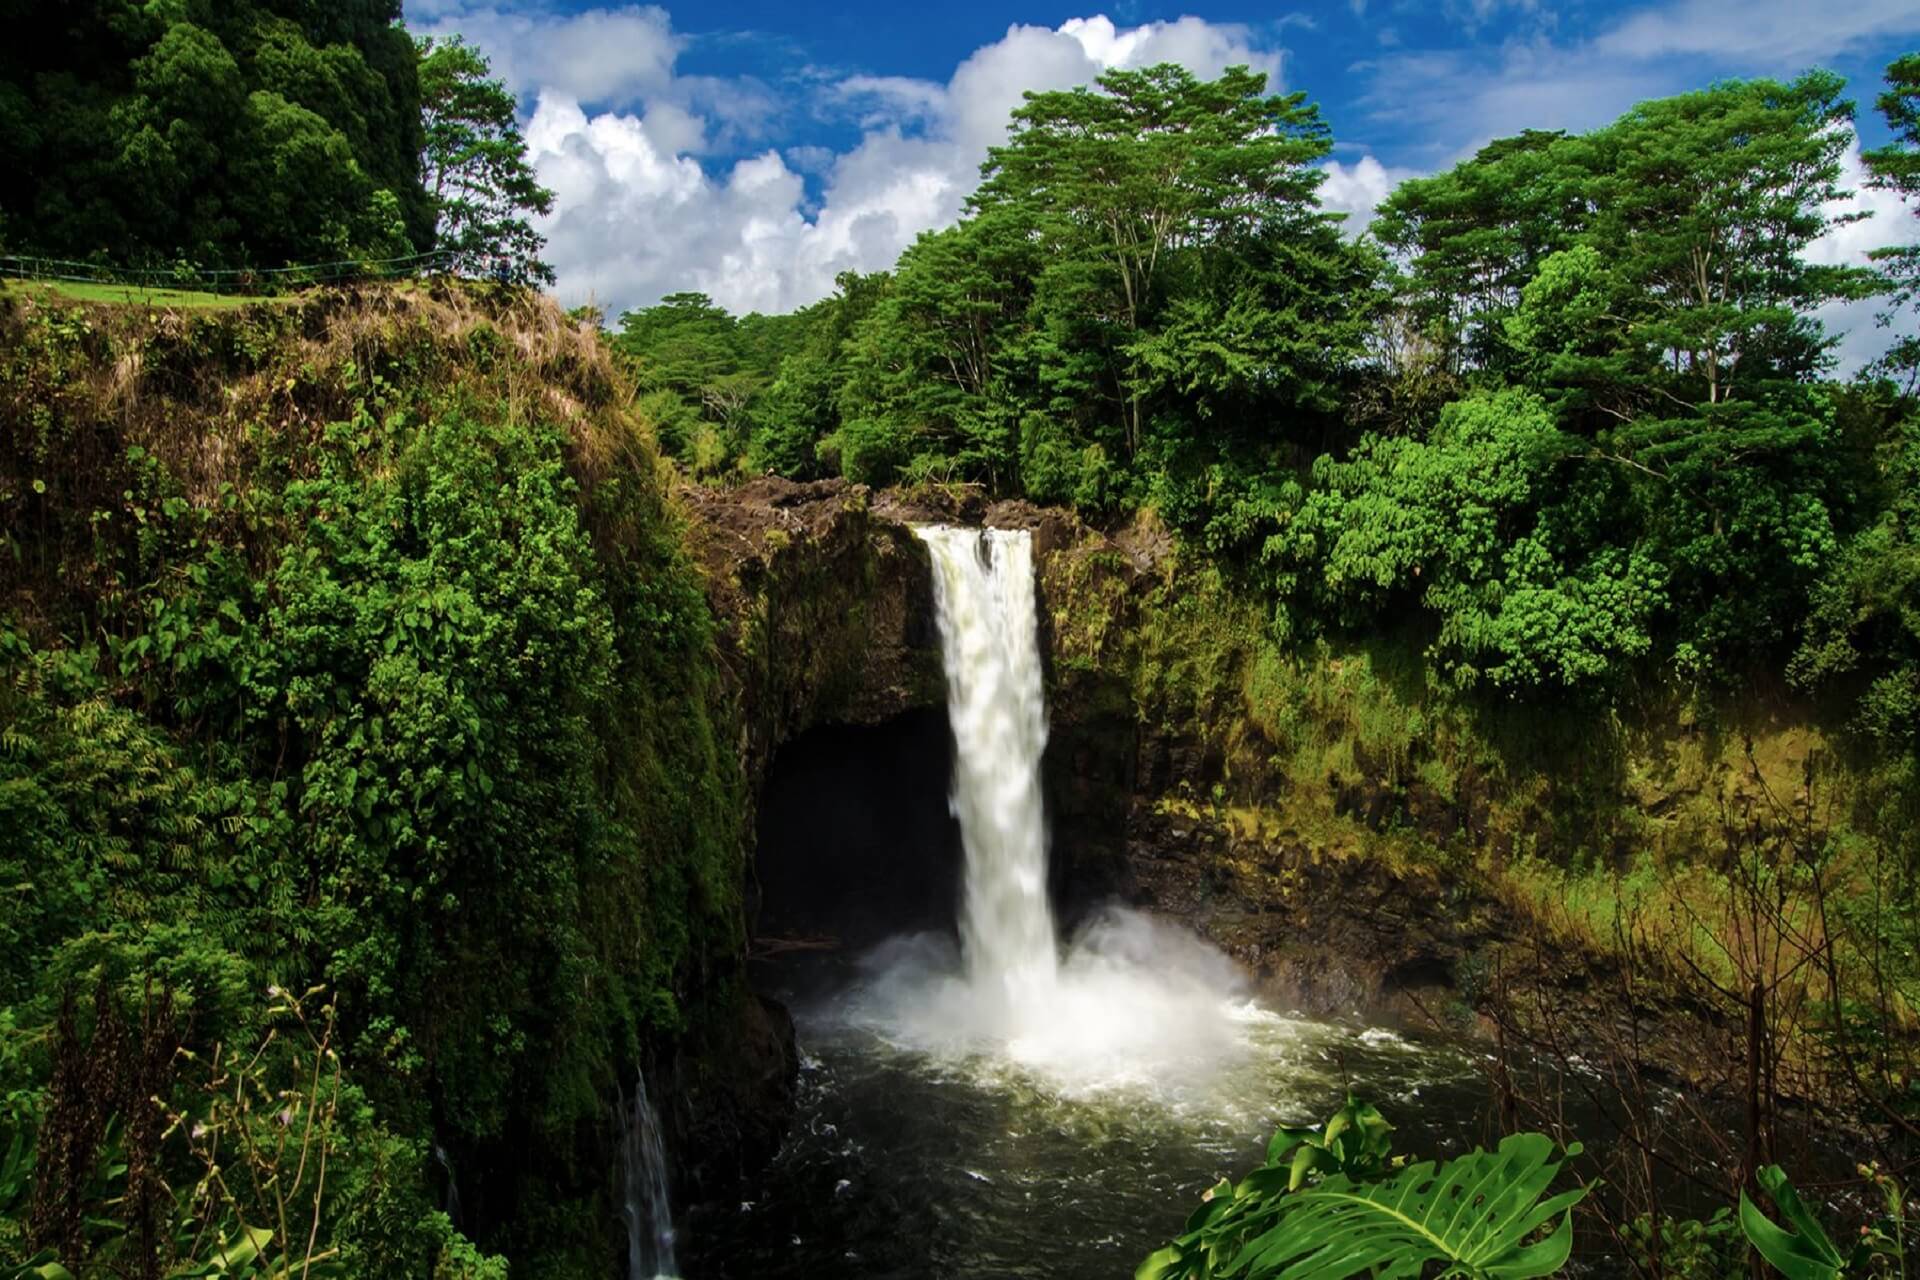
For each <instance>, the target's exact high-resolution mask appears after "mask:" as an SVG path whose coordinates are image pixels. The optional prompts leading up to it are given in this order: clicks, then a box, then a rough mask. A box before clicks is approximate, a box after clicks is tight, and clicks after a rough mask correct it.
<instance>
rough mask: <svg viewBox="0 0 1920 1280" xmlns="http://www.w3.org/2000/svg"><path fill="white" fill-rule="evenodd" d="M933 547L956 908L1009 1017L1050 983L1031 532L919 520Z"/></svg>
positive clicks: (972, 965) (1054, 969)
mask: <svg viewBox="0 0 1920 1280" xmlns="http://www.w3.org/2000/svg"><path fill="white" fill-rule="evenodd" d="M918 533H919V534H920V537H921V538H922V539H924V540H925V542H926V544H927V548H928V550H929V551H930V552H931V553H932V556H933V594H934V601H935V603H936V605H937V606H938V609H939V617H940V653H941V660H942V662H943V663H944V664H945V667H946V673H947V715H948V718H949V719H950V720H951V721H952V723H953V737H954V743H955V750H954V765H953V774H954V776H953V792H952V805H953V813H954V816H955V817H956V818H958V819H959V820H960V839H961V844H962V846H963V848H964V849H965V851H966V868H967V874H966V898H965V902H964V905H963V908H962V911H961V916H960V934H961V944H962V947H963V948H964V951H965V955H966V963H967V975H968V978H969V979H970V980H971V982H972V983H973V985H974V986H975V987H976V988H977V989H980V991H981V993H982V995H983V997H984V998H987V999H999V1000H1001V1001H1003V1002H1004V1006H1005V1008H1006V1011H1007V1012H1008V1013H1009V1014H1010V1015H1011V1016H1014V1017H1018V1016H1020V1014H1021V1013H1023V1012H1028V1011H1035V1010H1038V1009H1043V1008H1045V1007H1046V1005H1047V1003H1048V1002H1049V1001H1051V999H1052V998H1053V995H1054V993H1055V991H1056V990H1057V987H1058V977H1059V964H1058V959H1057V957H1056V956H1055V954H1054V941H1053V912H1052V910H1051V909H1050V908H1049V907H1048V905H1047V827H1046V819H1045V816H1044V814H1043V813H1042V810H1041V803H1040V753H1041V752H1042V751H1044V750H1045V749H1046V745H1047V706H1046V695H1045V693H1044V692H1043V691H1042V687H1041V680H1040V646H1039V643H1038V642H1037V641H1036V639H1035V623H1036V615H1035V613H1034V592H1033V555H1032V551H1031V548H1030V547H1029V546H1028V541H1029V539H1028V535H1027V534H1025V533H1013V532H1007V531H1004V530H1000V529H987V530H983V531H979V532H976V531H974V530H972V529H946V528H926V529H920V530H918Z"/></svg>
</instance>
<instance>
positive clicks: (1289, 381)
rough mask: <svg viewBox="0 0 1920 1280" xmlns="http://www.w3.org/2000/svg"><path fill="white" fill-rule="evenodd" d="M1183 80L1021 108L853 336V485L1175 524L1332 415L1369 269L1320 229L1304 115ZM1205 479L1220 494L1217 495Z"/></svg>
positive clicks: (1073, 94)
mask: <svg viewBox="0 0 1920 1280" xmlns="http://www.w3.org/2000/svg"><path fill="white" fill-rule="evenodd" d="M1264 88H1265V85H1264V79H1263V77H1261V76H1259V75H1256V74H1254V73H1252V72H1249V71H1247V70H1246V69H1244V68H1238V69H1229V70H1228V71H1227V72H1226V73H1224V74H1223V75H1222V76H1221V77H1220V78H1219V79H1217V80H1212V81H1202V80H1198V79H1196V78H1195V77H1194V76H1193V75H1191V74H1190V73H1189V72H1187V71H1185V70H1183V69H1181V68H1179V67H1175V66H1159V67H1151V68H1147V69H1144V70H1140V71H1115V72H1110V73H1108V74H1107V75H1106V76H1104V77H1102V78H1101V80H1100V81H1099V83H1098V85H1097V87H1095V88H1093V89H1078V90H1073V91H1069V92H1055V93H1043V94H1033V95H1030V96H1029V98H1028V100H1027V102H1026V103H1025V105H1023V106H1022V107H1020V108H1019V109H1018V110H1016V112H1015V113H1014V132H1013V134H1012V136H1011V138H1010V139H1009V141H1008V143H1007V144H1006V145H1005V146H1004V147H1000V148H996V149H995V150H994V151H993V152H992V154H991V156H990V157H989V160H988V164H987V168H986V178H985V181H984V182H983V184H982V185H981V187H980V189H979V191H978V192H976V193H975V195H974V196H973V197H972V199H971V201H970V205H969V209H970V216H969V217H968V218H967V219H965V220H964V221H963V222H962V223H961V224H960V225H959V226H957V227H954V228H952V229H949V230H947V231H943V232H939V233H936V234H931V235H928V236H923V237H922V238H921V240H920V241H919V242H918V243H916V244H915V245H914V246H913V248H911V249H910V250H909V251H908V252H907V253H906V254H905V255H903V257H902V258H901V261H900V264H899V266H898V268H897V270H896V273H895V276H894V279H893V281H892V284H891V287H890V288H889V289H888V290H887V292H886V294H885V296H884V297H883V298H882V299H881V300H880V302H879V303H878V304H877V305H876V306H875V308H874V310H873V311H872V313H871V314H870V315H869V316H868V317H867V318H866V320H865V321H863V322H862V323H861V324H860V325H859V326H858V328H857V329H856V330H855V331H854V333H853V336H852V338H851V339H850V342H849V345H848V348H847V350H848V355H849V367H848V375H847V378H846V380H845V382H844V383H843V385H842V387H841V390H840V392H839V403H840V408H841V413H842V418H843V424H844V425H843V427H842V429H841V433H840V437H839V455H840V459H841V464H842V467H843V469H844V470H845V471H846V473H847V474H848V475H850V476H854V477H856V478H859V479H863V480H869V481H874V482H886V481H889V480H892V479H894V478H897V477H904V478H909V479H924V478H936V479H942V480H977V481H981V482H984V483H985V484H987V486H988V487H989V488H990V489H992V490H993V491H995V492H1002V493H1020V494H1024V495H1026V496H1028V497H1031V498H1035V499H1038V500H1041V501H1055V502H1073V503H1075V504H1077V505H1079V506H1081V507H1083V508H1086V509H1089V510H1095V511H1106V510H1112V509H1115V508H1126V507H1131V506H1135V505H1138V504H1139V503H1141V502H1142V501H1145V500H1148V499H1149V497H1150V495H1153V494H1155V493H1156V491H1157V492H1158V493H1159V494H1160V498H1159V500H1160V501H1161V502H1162V504H1163V505H1164V506H1167V507H1168V508H1170V514H1171V515H1172V516H1173V517H1174V518H1175V519H1176V520H1178V521H1180V522H1181V523H1182V524H1187V523H1189V522H1199V521H1203V520H1204V519H1205V518H1206V516H1207V514H1208V513H1209V511H1210V509H1211V505H1212V500H1211V498H1210V497H1201V498H1196V496H1195V490H1196V489H1204V490H1206V491H1208V492H1211V491H1212V490H1215V489H1219V488H1222V487H1225V486H1223V485H1222V483H1221V477H1220V475H1219V474H1218V473H1222V472H1224V473H1225V475H1226V477H1228V478H1229V483H1230V484H1239V483H1242V482H1243V479H1242V478H1243V477H1244V476H1245V475H1246V474H1247V473H1248V472H1249V471H1257V469H1258V468H1260V467H1262V466H1264V465H1266V464H1267V463H1268V462H1269V461H1270V456H1271V455H1272V453H1273V452H1274V450H1275V449H1276V447H1277V446H1278V445H1280V443H1281V442H1280V441H1279V440H1278V439H1277V436H1276V432H1275V431H1274V430H1273V427H1272V425H1271V424H1272V421H1273V419H1274V418H1275V417H1277V416H1280V415H1286V414H1289V413H1296V414H1297V413H1306V414H1321V413H1327V412H1329V411H1331V409H1332V407H1333V405H1334V401H1335V396H1334V385H1335V383H1336V382H1337V379H1338V370H1339V368H1340V365H1341V363H1342V362H1343V360H1344V359H1345V358H1347V357H1348V356H1350V355H1351V354H1352V353H1354V352H1356V351H1357V350H1358V348H1359V345H1360V341H1361V337H1362V335H1363V333H1364V323H1363V321H1362V319H1361V317H1362V316H1363V315H1364V313H1365V310H1366V308H1367V306H1368V305H1369V301H1370V295H1369V294H1368V291H1367V285H1368V284H1369V282H1370V281H1371V278H1372V275H1373V272H1374V259H1373V258H1372V256H1371V255H1370V254H1369V253H1367V252H1366V251H1365V250H1363V249H1360V248H1358V247H1356V246H1354V245H1353V244H1351V243H1349V242H1347V241H1345V240H1343V239H1342V238H1341V236H1340V235H1339V233H1338V231H1337V230H1336V229H1335V227H1334V225H1333V219H1331V218H1330V217H1329V216H1328V215H1325V214H1323V213H1322V212H1320V211H1319V209H1318V207H1317V205H1316V204H1315V201H1314V193H1315V191H1316V189H1317V188H1318V185H1319V183H1320V181H1321V180H1322V176H1323V175H1322V173H1321V171H1320V169H1319V168H1318V167H1317V164H1316V162H1317V161H1318V160H1319V159H1321V158H1322V157H1323V156H1324V155H1325V154H1326V152H1327V147H1328V145H1329V143H1328V139H1327V130H1326V126H1325V125H1324V123H1322V121H1321V120H1320V117H1319V115H1318V112H1317V110H1316V109H1315V108H1314V107H1312V106H1311V105H1309V104H1308V103H1307V102H1306V101H1305V99H1304V97H1303V96H1302V95H1300V94H1292V95H1284V96H1269V95H1267V94H1266V93H1265V91H1264ZM1210 473H1212V475H1213V478H1211V479H1209V478H1208V477H1209V475H1210Z"/></svg>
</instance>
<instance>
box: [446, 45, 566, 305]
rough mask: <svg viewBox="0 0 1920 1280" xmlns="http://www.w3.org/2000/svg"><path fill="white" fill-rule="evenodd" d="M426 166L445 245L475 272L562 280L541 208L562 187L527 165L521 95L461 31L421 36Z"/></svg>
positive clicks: (517, 280) (462, 268)
mask: <svg viewBox="0 0 1920 1280" xmlns="http://www.w3.org/2000/svg"><path fill="white" fill-rule="evenodd" d="M419 51H420V115H421V121H422V125H423V127H424V132H425V145H424V146H423V147H422V149H421V152H420V168H421V173H422V175H423V178H424V182H425V185H426V189H427V193H428V194H429V195H430V196H432V198H433V203H434V210H435V213H436V215H437V217H438V222H437V224H436V226H435V235H436V243H437V244H438V246H439V248H440V249H442V250H443V251H445V252H446V253H447V254H449V255H450V261H451V265H452V267H453V269H454V270H457V271H459V272H461V273H462V274H465V275H488V276H493V277H495V278H497V279H500V280H503V281H506V282H509V283H513V284H536V283H537V284H552V283H553V280H554V275H553V268H552V267H551V266H549V265H548V264H547V263H545V262H543V261H542V260H541V259H540V251H541V250H542V249H543V248H545V247H546V237H544V236H542V235H541V234H540V233H539V232H537V231H535V230H534V229H533V224H532V222H531V220H530V219H531V217H532V215H534V214H545V213H550V212H552V210H553V192H551V191H549V190H548V189H547V188H545V187H543V186H541V185H540V183H539V181H538V179H537V178H536V177H535V175H534V172H533V166H532V165H530V164H528V163H527V145H526V140H525V139H524V138H522V137H521V136H520V126H519V124H518V123H516V121H515V119H514V100H513V95H512V94H510V93H508V92H507V88H506V86H505V85H504V84H502V83H501V82H500V81H499V80H496V79H493V78H492V74H491V71H492V68H491V67H490V66H489V64H488V62H487V58H486V55H485V54H483V53H481V52H480V51H479V50H478V49H476V48H474V47H473V46H472V45H470V44H468V43H467V42H466V41H465V40H463V39H461V38H460V37H459V36H455V37H453V38H452V39H451V40H445V41H441V40H436V39H434V38H433V37H431V36H428V37H426V38H424V39H422V40H421V41H420V44H419Z"/></svg>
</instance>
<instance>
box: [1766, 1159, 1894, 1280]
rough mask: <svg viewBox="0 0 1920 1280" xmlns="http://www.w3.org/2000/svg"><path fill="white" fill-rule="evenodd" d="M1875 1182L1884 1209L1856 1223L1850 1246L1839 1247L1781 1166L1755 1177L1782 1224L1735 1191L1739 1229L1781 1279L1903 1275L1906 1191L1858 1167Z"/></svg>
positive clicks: (1876, 1173) (1823, 1279)
mask: <svg viewBox="0 0 1920 1280" xmlns="http://www.w3.org/2000/svg"><path fill="white" fill-rule="evenodd" d="M1861 1172H1862V1173H1865V1174H1868V1175H1869V1176H1870V1177H1871V1179H1872V1180H1873V1181H1874V1182H1875V1183H1876V1184H1878V1189H1879V1190H1880V1191H1881V1192H1883V1194H1884V1196H1885V1200H1886V1208H1887V1212H1886V1215H1885V1216H1884V1217H1882V1218H1881V1219H1880V1220H1879V1221H1878V1222H1876V1223H1875V1224H1874V1225H1872V1226H1869V1227H1862V1228H1861V1230H1860V1235H1859V1238H1858V1239H1857V1240H1855V1241H1854V1244H1853V1247H1852V1248H1851V1249H1847V1250H1843V1249H1841V1247H1840V1246H1839V1245H1838V1244H1836V1243H1835V1242H1834V1240H1833V1237H1832V1236H1830V1235H1828V1234H1827V1231H1826V1228H1825V1227H1823V1226H1821V1224H1820V1219H1819V1218H1817V1217H1815V1216H1814V1214H1813V1212H1812V1210H1810V1209H1809V1208H1808V1207H1807V1204H1806V1202H1805V1201H1804V1200H1802V1199H1801V1198H1800V1194H1799V1192H1797V1191H1795V1190H1794V1187H1793V1183H1792V1182H1791V1181H1790V1180H1789V1179H1788V1177H1787V1174H1786V1171H1785V1170H1784V1169H1782V1168H1781V1167H1780V1166H1779V1165H1768V1166H1767V1167H1766V1168H1764V1169H1761V1170H1760V1171H1759V1172H1758V1174H1757V1175H1756V1178H1757V1180H1758V1182H1759V1183H1760V1186H1761V1188H1762V1189H1764V1190H1765V1191H1766V1193H1767V1197H1768V1198H1769V1199H1770V1200H1772V1201H1773V1204H1774V1207H1775V1208H1776V1209H1777V1210H1778V1211H1779V1213H1780V1216H1781V1217H1782V1218H1784V1219H1785V1220H1786V1223H1787V1225H1786V1226H1784V1227H1783V1226H1781V1225H1780V1224H1779V1223H1777V1222H1775V1221H1774V1220H1773V1219H1772V1218H1770V1217H1768V1216H1767V1215H1766V1214H1765V1213H1763V1212H1761V1210H1760V1208H1759V1206H1758V1205H1756V1204H1754V1202H1753V1201H1752V1199H1750V1198H1749V1197H1748V1195H1747V1193H1746V1192H1745V1191H1742V1192H1741V1193H1740V1229H1741V1231H1742V1232H1744V1233H1745V1234H1746V1237H1747V1240H1748V1241H1749V1242H1750V1243H1751V1244H1752V1245H1753V1247H1754V1248H1755V1249H1756V1250H1758V1251H1759V1253H1760V1256H1761V1257H1763V1258H1765V1259H1766V1260H1767V1262H1768V1263H1769V1264H1770V1265H1771V1266H1772V1267H1773V1269H1774V1270H1775V1271H1778V1272H1779V1273H1780V1274H1781V1275H1783V1276H1785V1277H1786V1278H1787V1280H1841V1277H1843V1276H1845V1277H1851V1276H1868V1275H1878V1274H1905V1265H1904V1264H1905V1257H1906V1244H1907V1240H1906V1234H1907V1227H1906V1216H1905V1209H1906V1193H1905V1191H1904V1190H1903V1189H1902V1188H1901V1186H1900V1184H1899V1183H1898V1182H1896V1181H1894V1180H1893V1179H1892V1178H1889V1177H1886V1176H1885V1175H1883V1174H1880V1173H1879V1171H1878V1170H1875V1169H1862V1170H1861Z"/></svg>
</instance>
